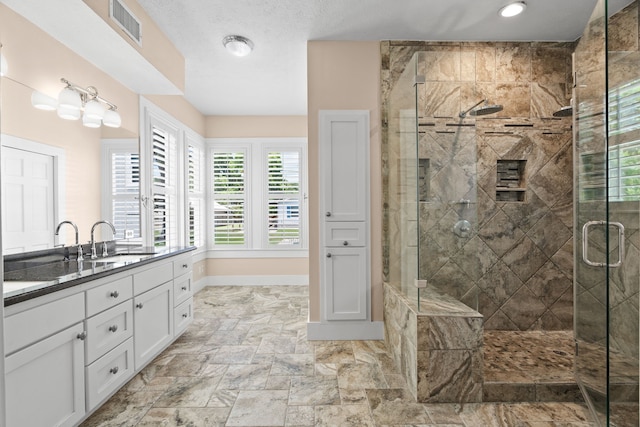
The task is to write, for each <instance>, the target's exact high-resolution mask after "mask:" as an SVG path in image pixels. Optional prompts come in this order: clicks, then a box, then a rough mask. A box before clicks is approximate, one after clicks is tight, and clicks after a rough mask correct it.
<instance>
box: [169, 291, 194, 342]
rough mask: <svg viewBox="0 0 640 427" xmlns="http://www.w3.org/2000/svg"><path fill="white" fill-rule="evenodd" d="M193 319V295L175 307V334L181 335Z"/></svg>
mask: <svg viewBox="0 0 640 427" xmlns="http://www.w3.org/2000/svg"><path fill="white" fill-rule="evenodd" d="M192 320H193V297H190V298H189V299H188V300H186V301H185V302H183V303H182V304H180V305H179V306H177V307H176V308H175V309H174V314H173V321H174V322H175V323H174V325H173V333H174V336H176V337H177V336H178V335H180V334H181V333H182V332H184V330H185V329H187V326H189V324H190V323H191V321H192Z"/></svg>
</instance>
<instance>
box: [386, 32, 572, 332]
mask: <svg viewBox="0 0 640 427" xmlns="http://www.w3.org/2000/svg"><path fill="white" fill-rule="evenodd" d="M381 46H382V47H381V49H382V80H383V81H382V91H383V109H384V111H385V112H386V111H388V110H387V109H386V107H387V105H385V101H386V100H388V95H389V93H390V89H391V88H393V85H394V84H395V81H396V80H397V79H398V77H399V76H400V75H401V74H402V72H403V71H404V67H405V65H406V64H407V62H409V60H410V59H411V57H412V55H413V54H414V53H415V52H423V53H421V54H420V55H421V56H420V59H419V62H418V74H420V75H423V76H424V77H425V83H424V84H420V85H418V90H419V91H420V92H419V97H418V98H419V112H420V117H419V120H418V122H419V131H420V133H419V135H420V138H419V147H418V151H419V157H420V158H423V159H427V160H426V163H425V164H426V165H428V166H427V175H426V177H425V178H426V180H428V185H427V186H426V188H428V191H427V193H426V194H423V201H422V202H420V210H419V212H420V214H419V221H420V229H421V235H420V236H419V244H420V248H421V259H420V269H421V272H422V274H421V275H422V276H423V277H425V278H427V279H428V280H429V283H430V284H431V285H433V286H436V287H437V288H438V289H439V290H441V291H442V292H445V293H448V294H450V295H452V296H454V297H456V298H458V299H460V300H462V301H463V302H465V303H466V304H467V305H469V306H471V307H473V308H476V307H477V309H478V311H480V313H482V314H483V315H484V317H485V324H484V327H485V329H504V330H531V329H543V330H557V329H570V328H571V327H572V318H573V289H572V270H573V267H572V265H573V251H572V224H573V218H572V215H573V210H572V185H573V182H572V167H573V160H572V134H571V118H562V119H558V118H554V117H553V115H552V114H553V112H554V111H556V110H558V109H559V108H560V107H562V106H564V105H567V104H568V103H569V98H570V93H571V84H570V81H571V52H572V50H573V45H572V44H566V43H561V44H559V43H441V42H437V43H436V42H396V41H393V42H383V43H382V45H381ZM485 98H486V99H488V100H489V101H490V103H495V104H502V105H503V106H504V109H503V110H502V111H500V112H499V113H497V114H492V115H488V116H483V117H477V118H473V117H466V118H464V119H460V118H459V117H458V114H459V112H460V111H462V110H466V109H467V108H469V107H471V106H472V105H474V104H475V103H476V102H478V101H479V100H481V99H485ZM383 117H384V119H383V127H385V126H386V124H387V123H388V117H386V116H385V115H383ZM461 125H462V126H461ZM383 134H385V133H384V132H383ZM387 142H388V140H386V139H383V145H384V144H385V143H387ZM385 148H386V147H383V173H384V172H385V171H388V165H387V164H385V163H384V162H385V161H386V160H387V157H385V156H384V152H385ZM499 160H512V161H513V160H522V161H524V162H521V163H519V164H521V165H522V166H523V167H524V169H523V170H522V171H521V172H522V173H521V176H520V180H519V182H518V183H517V185H516V187H517V189H518V191H516V192H511V193H509V194H506V193H499V194H498V196H497V195H496V181H497V174H498V170H497V163H498V161H499ZM387 178H388V177H387V176H384V175H383V180H384V183H385V202H388V200H389V192H390V191H393V189H389V188H387V186H386V184H387V183H388V179H387ZM516 193H517V195H518V196H520V197H516V199H518V198H520V199H522V197H521V196H522V194H524V200H522V201H509V202H503V201H499V199H500V198H501V196H503V195H505V194H506V195H507V196H511V195H514V194H516ZM466 201H468V202H466ZM459 202H462V203H459ZM461 219H466V220H468V221H469V223H470V225H471V231H470V233H468V235H463V236H462V237H461V236H458V235H456V234H454V233H453V227H454V226H455V224H456V223H457V222H458V221H459V220H461ZM385 227H388V224H385ZM386 235H387V236H390V235H393V233H386ZM389 238H393V237H389ZM389 244H390V242H388V241H387V242H385V253H387V254H388V253H389V252H388V247H389ZM385 265H386V266H388V265H389V264H388V262H387V263H386V264H385ZM425 272H426V273H425ZM385 273H388V269H386V270H385Z"/></svg>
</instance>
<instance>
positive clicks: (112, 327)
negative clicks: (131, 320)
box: [109, 325, 118, 332]
mask: <svg viewBox="0 0 640 427" xmlns="http://www.w3.org/2000/svg"><path fill="white" fill-rule="evenodd" d="M117 330H118V325H111V326H109V332H115V331H117Z"/></svg>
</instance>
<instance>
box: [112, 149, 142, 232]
mask: <svg viewBox="0 0 640 427" xmlns="http://www.w3.org/2000/svg"><path fill="white" fill-rule="evenodd" d="M102 157H103V164H104V166H105V167H104V169H105V170H106V171H108V172H109V176H108V177H107V179H105V187H104V191H103V194H104V195H105V196H104V197H105V199H104V200H103V215H102V216H103V218H106V219H108V220H109V221H111V222H112V223H113V225H114V226H115V228H116V234H115V236H114V238H116V239H124V238H126V234H125V233H126V231H127V230H128V231H130V232H131V233H132V234H131V237H129V238H128V239H129V241H130V242H136V243H139V242H140V238H141V236H142V235H141V228H140V200H139V196H140V154H139V153H138V141H137V140H106V141H103V143H102Z"/></svg>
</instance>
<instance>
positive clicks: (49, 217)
mask: <svg viewBox="0 0 640 427" xmlns="http://www.w3.org/2000/svg"><path fill="white" fill-rule="evenodd" d="M53 169H54V161H53V156H49V155H46V154H40V153H34V152H32V151H25V150H20V149H16V148H10V147H2V206H3V208H4V212H3V215H2V223H3V224H2V225H3V231H2V239H3V241H2V243H3V252H4V253H5V254H13V253H18V252H25V251H34V250H40V249H47V248H51V247H53V245H54V236H53V234H54V232H55V230H54V227H55V224H54V222H55V217H54V216H55V212H54V178H53V177H54V170H53Z"/></svg>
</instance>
